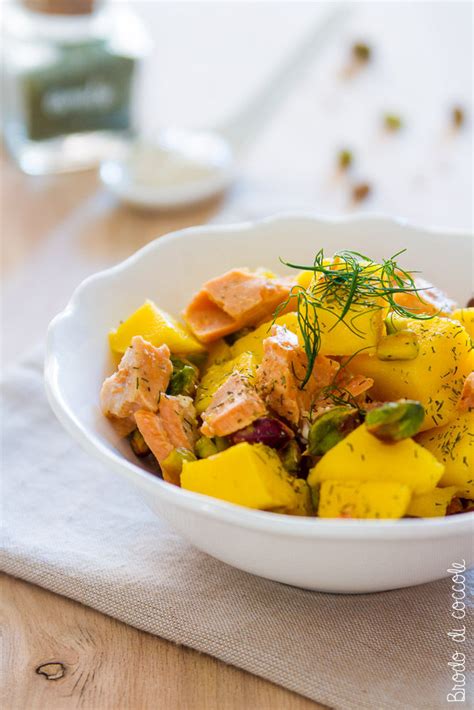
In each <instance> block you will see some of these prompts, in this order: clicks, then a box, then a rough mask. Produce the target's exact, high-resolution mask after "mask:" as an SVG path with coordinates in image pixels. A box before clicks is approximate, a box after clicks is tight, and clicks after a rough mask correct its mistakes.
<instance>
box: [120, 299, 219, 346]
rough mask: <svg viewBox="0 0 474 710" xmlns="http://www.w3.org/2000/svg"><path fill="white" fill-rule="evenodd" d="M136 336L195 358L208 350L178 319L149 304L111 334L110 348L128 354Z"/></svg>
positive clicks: (149, 302)
mask: <svg viewBox="0 0 474 710" xmlns="http://www.w3.org/2000/svg"><path fill="white" fill-rule="evenodd" d="M134 335H141V336H142V338H144V340H147V341H148V342H149V343H151V344H152V345H155V346H156V347H159V346H160V345H167V346H168V347H169V349H170V350H171V352H172V353H179V354H181V355H194V354H199V353H203V352H205V349H204V347H203V346H202V345H201V343H199V342H198V341H197V340H196V338H195V337H194V336H193V335H192V334H191V333H190V332H189V331H188V330H186V328H185V326H184V325H181V323H179V322H178V321H177V320H176V319H175V318H173V317H172V316H170V315H169V314H168V313H166V311H163V310H161V308H158V307H157V306H155V304H154V303H153V302H152V301H146V302H145V303H144V304H143V305H142V306H140V308H138V309H137V310H136V311H135V312H134V313H132V315H131V316H130V317H129V318H127V320H126V321H124V322H123V323H121V324H120V325H119V327H118V328H117V330H113V331H111V332H110V333H109V342H110V347H111V348H112V350H113V351H114V352H116V353H124V352H125V350H126V349H127V348H128V346H129V345H130V342H131V340H132V338H133V336H134Z"/></svg>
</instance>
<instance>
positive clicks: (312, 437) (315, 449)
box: [308, 406, 362, 456]
mask: <svg viewBox="0 0 474 710" xmlns="http://www.w3.org/2000/svg"><path fill="white" fill-rule="evenodd" d="M361 423H362V420H361V416H360V413H359V411H358V410H357V409H354V407H344V406H341V407H333V409H330V410H329V411H327V412H324V413H323V414H320V415H319V417H318V418H317V419H316V420H315V421H314V422H313V424H312V425H311V428H310V430H309V434H308V453H309V454H311V456H324V454H325V453H327V452H328V451H329V450H330V449H332V447H333V446H336V444H338V443H339V442H340V441H342V440H343V439H345V437H346V436H347V435H348V434H350V433H351V431H354V429H356V428H357V427H358V426H359V424H361Z"/></svg>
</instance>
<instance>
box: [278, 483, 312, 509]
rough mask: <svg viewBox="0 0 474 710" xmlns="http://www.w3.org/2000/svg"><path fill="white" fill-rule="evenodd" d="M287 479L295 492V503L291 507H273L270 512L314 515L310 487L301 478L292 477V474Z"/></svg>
mask: <svg viewBox="0 0 474 710" xmlns="http://www.w3.org/2000/svg"><path fill="white" fill-rule="evenodd" d="M288 481H289V483H290V484H291V486H292V488H293V490H294V492H295V494H296V500H295V503H294V504H293V505H292V506H291V507H286V508H273V509H272V512H273V513H283V514H284V515H301V516H309V515H314V507H313V501H312V498H311V488H310V487H309V486H308V484H307V483H306V481H304V480H303V479H302V478H294V477H293V476H290V477H289V478H288Z"/></svg>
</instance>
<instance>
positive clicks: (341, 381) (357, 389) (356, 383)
mask: <svg viewBox="0 0 474 710" xmlns="http://www.w3.org/2000/svg"><path fill="white" fill-rule="evenodd" d="M336 384H337V386H338V388H340V390H341V394H344V393H347V395H348V396H349V397H353V398H354V399H355V398H356V397H360V396H361V395H363V394H365V393H366V392H368V390H370V388H371V387H373V385H374V381H373V379H372V378H371V377H365V376H364V375H351V374H350V373H348V372H346V371H344V370H341V377H336Z"/></svg>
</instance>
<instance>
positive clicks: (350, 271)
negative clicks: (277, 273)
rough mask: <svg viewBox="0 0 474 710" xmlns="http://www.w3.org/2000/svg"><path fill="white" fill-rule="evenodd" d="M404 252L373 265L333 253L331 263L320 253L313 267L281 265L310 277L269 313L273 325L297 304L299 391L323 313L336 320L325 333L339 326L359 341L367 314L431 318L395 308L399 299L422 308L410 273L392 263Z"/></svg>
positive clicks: (317, 347)
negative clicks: (301, 362)
mask: <svg viewBox="0 0 474 710" xmlns="http://www.w3.org/2000/svg"><path fill="white" fill-rule="evenodd" d="M405 251H406V249H402V250H401V251H399V252H397V253H396V254H394V255H393V256H391V257H390V258H389V259H383V260H382V261H381V262H376V261H374V260H373V259H371V258H370V257H368V256H366V255H365V254H361V253H359V252H356V251H349V250H342V251H339V252H336V254H335V255H334V257H333V258H332V259H331V260H327V259H326V258H325V256H324V250H323V249H320V250H319V251H318V253H317V254H316V256H315V258H314V261H313V264H312V265H310V266H308V265H303V264H293V263H291V262H288V261H284V260H283V259H280V261H281V262H282V263H283V264H285V266H288V267H289V268H291V269H298V270H299V271H312V272H313V279H312V282H311V285H310V286H309V287H308V288H307V289H305V288H304V287H303V286H299V285H295V286H293V288H292V289H291V291H290V294H289V296H288V298H287V299H286V300H285V301H284V302H283V303H282V304H280V306H279V307H278V308H277V309H276V311H275V313H274V319H276V318H277V317H278V315H279V314H280V313H281V312H282V311H283V310H285V309H286V308H287V307H288V305H289V304H290V303H292V302H294V300H296V310H297V314H298V325H299V327H300V331H301V336H302V339H303V348H304V351H305V353H306V357H307V359H308V365H307V369H306V373H305V376H304V377H303V379H302V380H301V383H300V389H303V388H304V387H305V385H306V384H307V382H308V380H309V378H310V377H311V374H312V372H313V369H314V364H315V361H316V358H317V356H318V353H319V350H320V348H321V324H320V314H321V313H322V312H324V311H327V312H328V313H330V314H331V315H332V316H334V315H336V314H337V319H336V321H335V322H334V324H333V325H332V326H331V328H330V329H329V331H331V330H333V328H335V327H336V326H337V325H338V324H339V323H343V324H344V325H345V326H346V327H347V328H348V329H349V330H350V331H351V332H352V333H354V334H355V335H356V336H358V337H360V338H363V337H364V335H365V333H364V331H362V330H361V329H360V328H359V326H358V323H357V321H358V319H359V318H361V317H366V316H367V314H368V313H370V312H375V311H379V310H382V309H388V310H391V311H392V312H394V313H396V314H397V315H399V316H402V317H403V318H415V319H417V320H429V319H431V318H433V315H430V314H427V313H417V312H413V311H411V310H410V309H408V308H406V307H405V306H403V305H401V304H399V303H397V301H396V300H395V299H396V296H397V294H400V293H412V294H414V295H415V296H416V297H417V298H418V300H419V301H420V303H423V301H422V298H421V295H420V293H421V292H422V291H423V290H424V289H419V288H417V286H416V284H415V280H414V274H416V273H417V272H415V271H406V270H405V269H402V268H401V267H400V265H399V264H398V262H397V258H398V257H399V256H400V255H401V254H403V253H404V252H405Z"/></svg>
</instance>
